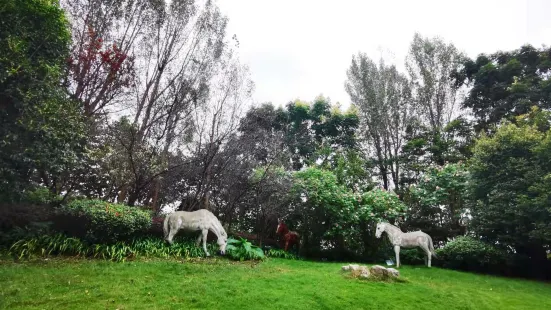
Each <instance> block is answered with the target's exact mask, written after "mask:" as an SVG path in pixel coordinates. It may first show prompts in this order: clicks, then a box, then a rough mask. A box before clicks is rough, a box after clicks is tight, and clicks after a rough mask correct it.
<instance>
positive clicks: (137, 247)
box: [9, 234, 218, 262]
mask: <svg viewBox="0 0 551 310" xmlns="http://www.w3.org/2000/svg"><path fill="white" fill-rule="evenodd" d="M207 249H208V251H209V252H212V253H215V252H216V251H217V250H218V245H216V244H214V243H209V244H208V245H207ZM9 254H10V255H12V256H14V257H15V258H18V259H23V258H31V257H36V256H38V257H47V256H54V255H57V256H72V257H91V258H97V259H105V260H111V261H116V262H123V261H126V260H128V259H135V258H138V257H149V258H153V257H155V258H185V259H188V258H195V257H203V256H205V252H204V251H203V248H201V247H198V246H197V245H196V244H195V242H194V241H193V240H191V239H182V238H176V239H175V242H174V243H173V244H172V245H168V244H167V243H166V242H164V241H163V240H162V239H159V238H151V237H149V238H136V239H133V240H130V241H128V242H116V243H114V244H90V243H88V242H86V241H82V240H81V239H79V238H72V237H67V236H65V235H62V234H56V235H43V236H39V237H35V238H29V239H22V240H19V241H17V242H16V243H14V244H13V245H12V246H11V248H10V250H9Z"/></svg>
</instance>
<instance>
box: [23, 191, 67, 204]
mask: <svg viewBox="0 0 551 310" xmlns="http://www.w3.org/2000/svg"><path fill="white" fill-rule="evenodd" d="M22 199H23V201H25V202H26V203H29V204H33V205H52V204H56V203H59V202H61V200H62V199H63V197H61V196H59V195H56V194H54V193H52V192H51V191H50V190H49V189H47V188H45V187H37V188H34V189H31V190H27V191H25V192H24V193H23V195H22Z"/></svg>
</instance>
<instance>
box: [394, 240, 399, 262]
mask: <svg viewBox="0 0 551 310" xmlns="http://www.w3.org/2000/svg"><path fill="white" fill-rule="evenodd" d="M394 253H396V268H399V267H400V246H399V245H395V246H394Z"/></svg>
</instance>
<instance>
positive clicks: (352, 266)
mask: <svg viewBox="0 0 551 310" xmlns="http://www.w3.org/2000/svg"><path fill="white" fill-rule="evenodd" d="M348 266H349V267H350V270H352V271H356V270H360V265H348Z"/></svg>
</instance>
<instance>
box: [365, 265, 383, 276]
mask: <svg viewBox="0 0 551 310" xmlns="http://www.w3.org/2000/svg"><path fill="white" fill-rule="evenodd" d="M369 271H370V272H371V273H372V274H373V275H374V276H376V277H385V276H388V270H387V269H386V268H385V267H383V266H379V265H375V266H372V267H371V268H370V269H369Z"/></svg>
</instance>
